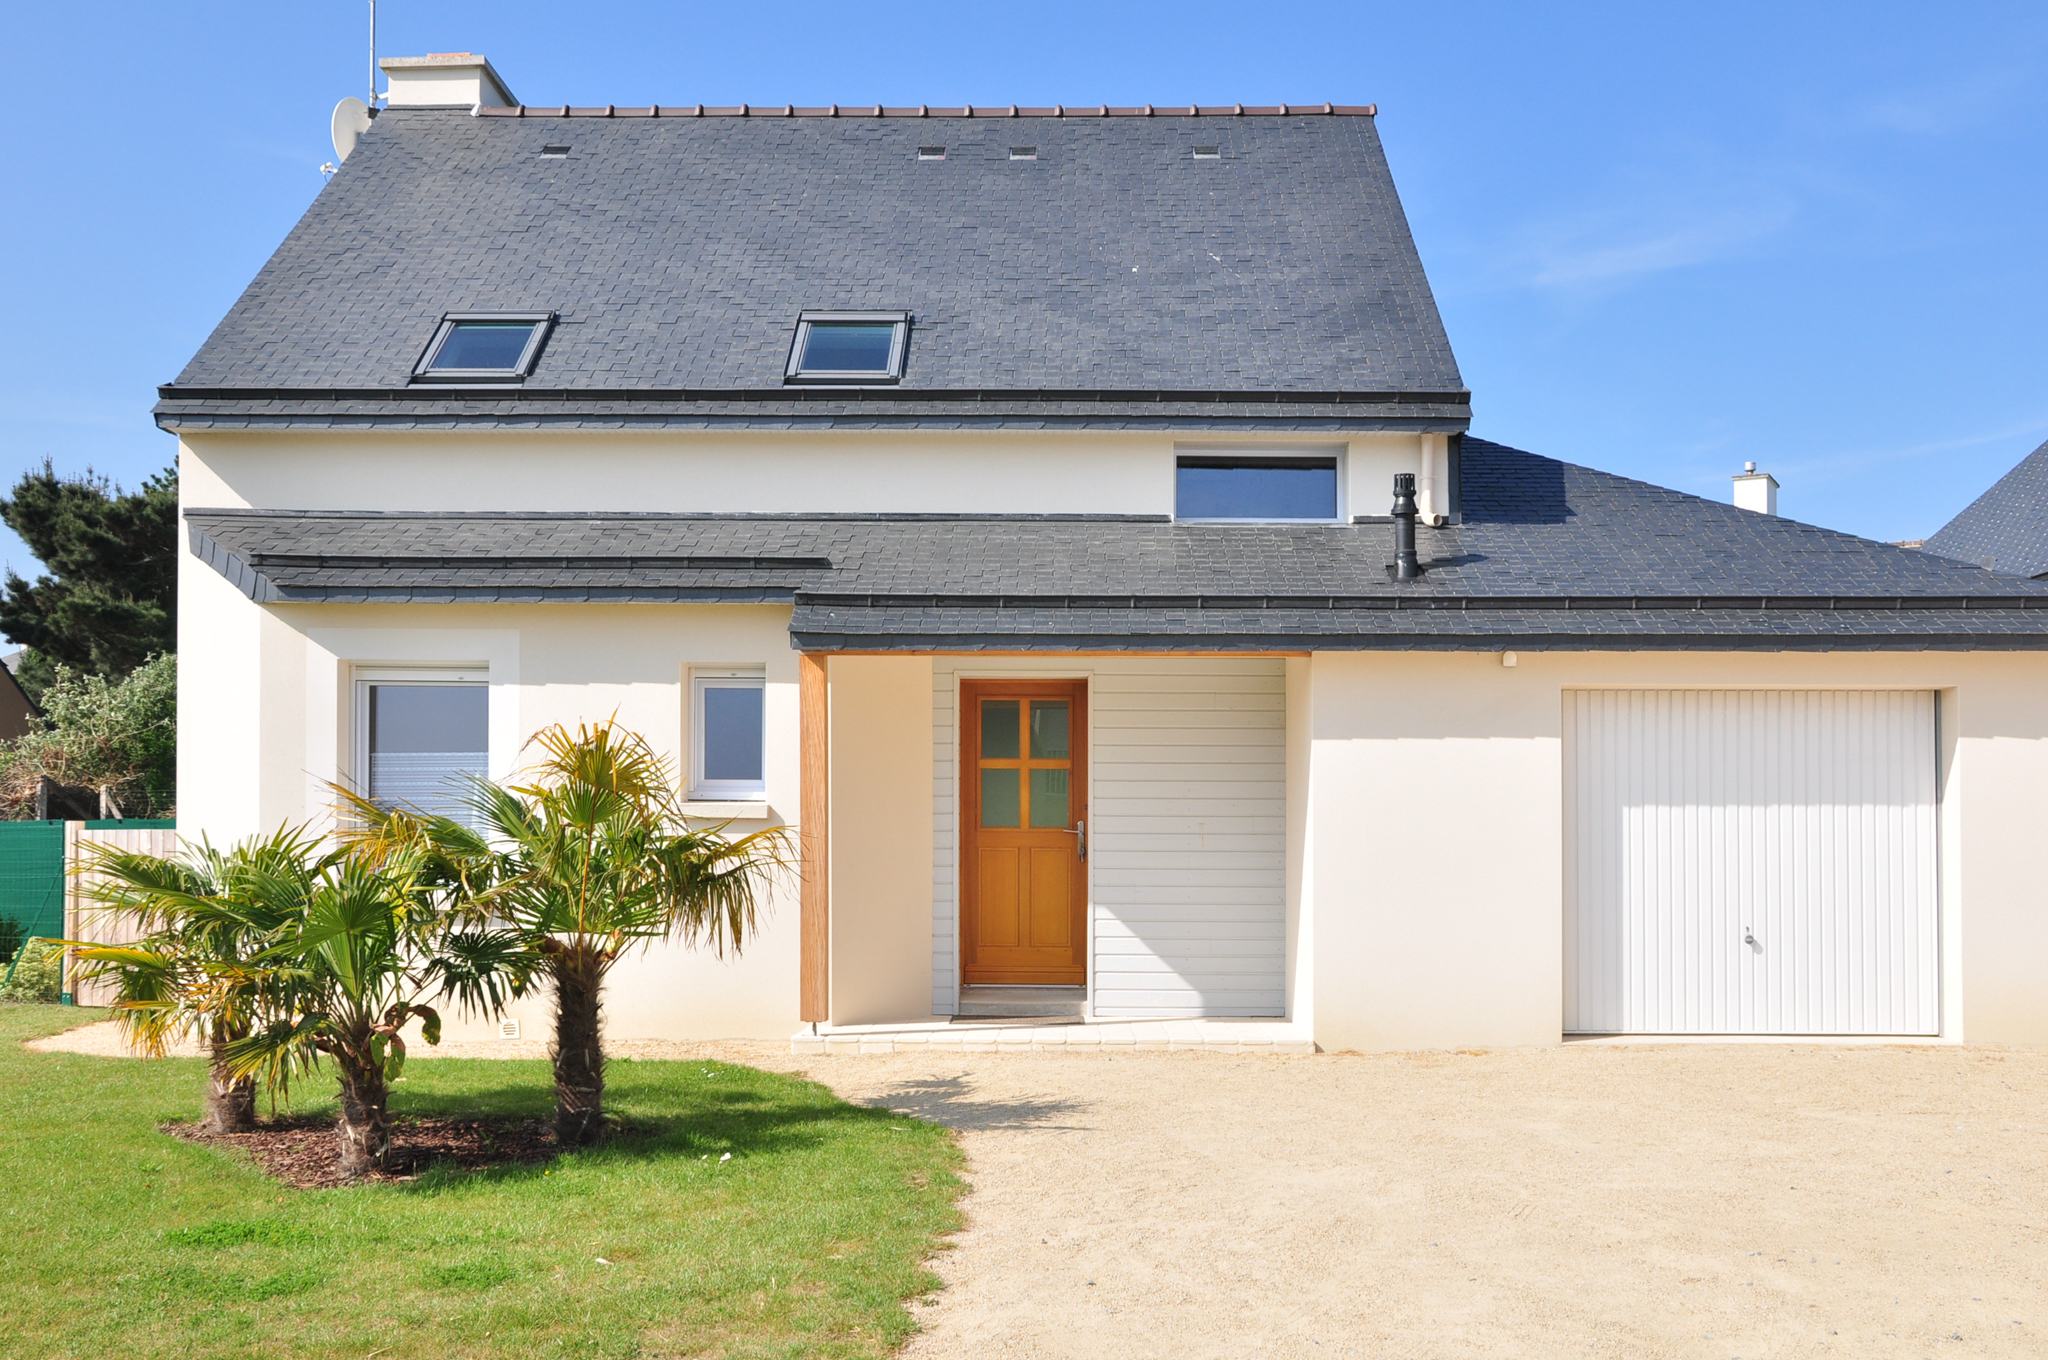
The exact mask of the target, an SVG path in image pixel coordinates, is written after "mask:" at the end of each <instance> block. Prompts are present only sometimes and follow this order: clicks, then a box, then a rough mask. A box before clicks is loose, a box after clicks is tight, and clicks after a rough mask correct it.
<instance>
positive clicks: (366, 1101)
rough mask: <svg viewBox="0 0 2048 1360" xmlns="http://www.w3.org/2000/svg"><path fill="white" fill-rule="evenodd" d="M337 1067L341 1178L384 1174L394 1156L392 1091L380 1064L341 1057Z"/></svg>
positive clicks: (337, 1139) (340, 1055)
mask: <svg viewBox="0 0 2048 1360" xmlns="http://www.w3.org/2000/svg"><path fill="white" fill-rule="evenodd" d="M335 1066H337V1067H339V1068H340V1069H341V1122H340V1123H338V1124H336V1125H335V1126H334V1137H335V1141H336V1142H337V1143H338V1144H339V1145H340V1148H339V1150H340V1157H341V1175H342V1179H343V1180H351V1181H352V1180H358V1179H360V1178H361V1177H363V1176H365V1175H367V1174H368V1173H370V1172H372V1171H381V1170H382V1169H383V1167H384V1162H385V1159H386V1158H387V1157H388V1156H389V1155H390V1153H391V1111H390V1108H389V1101H390V1092H389V1088H388V1087H386V1086H385V1084H384V1069H383V1067H382V1066H380V1065H378V1064H375V1063H357V1062H353V1061H351V1060H350V1058H349V1057H348V1055H346V1054H337V1055H335Z"/></svg>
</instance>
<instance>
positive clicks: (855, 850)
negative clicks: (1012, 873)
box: [826, 656, 932, 1025]
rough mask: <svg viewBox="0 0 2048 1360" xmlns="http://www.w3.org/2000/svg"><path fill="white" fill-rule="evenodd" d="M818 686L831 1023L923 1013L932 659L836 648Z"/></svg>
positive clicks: (928, 953)
mask: <svg viewBox="0 0 2048 1360" xmlns="http://www.w3.org/2000/svg"><path fill="white" fill-rule="evenodd" d="M826 683H827V687H828V691H827V692H828V694H829V696H830V705H829V712H830V717H829V719H828V720H827V727H826V730H827V731H828V733H829V734H830V738H831V741H830V750H831V770H832V786H833V792H834V797H833V798H832V799H831V823H832V834H831V837H830V850H831V861H832V867H831V898H832V946H831V979H832V995H831V1015H832V1022H833V1023H834V1024H837V1025H858V1024H871V1023H880V1022H887V1021H897V1020H911V1019H922V1018H924V1017H925V1016H926V1015H928V1014H929V1008H928V1007H927V1006H926V1004H925V1002H926V1000H927V998H928V997H929V995H930V993H929V988H928V985H927V984H928V982H929V980H930V978H931V971H932V933H931V930H930V929H929V917H928V916H927V914H926V911H925V904H926V902H927V901H928V900H929V898H930V895H931V883H932V841H931V836H930V834H929V832H928V830H927V828H929V827H930V826H931V822H932V782H931V768H932V721H931V693H932V659H931V658H930V657H928V656H835V657H832V658H831V659H830V660H829V661H828V662H827V663H826Z"/></svg>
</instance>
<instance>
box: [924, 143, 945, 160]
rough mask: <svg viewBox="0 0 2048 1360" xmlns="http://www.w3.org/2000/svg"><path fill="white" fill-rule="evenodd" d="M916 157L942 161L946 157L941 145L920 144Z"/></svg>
mask: <svg viewBox="0 0 2048 1360" xmlns="http://www.w3.org/2000/svg"><path fill="white" fill-rule="evenodd" d="M917 158H918V159H919V160H921V161H942V160H944V159H946V148H944V147H943V146H921V147H919V148H918V149H917Z"/></svg>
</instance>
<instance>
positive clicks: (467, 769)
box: [354, 666, 491, 822]
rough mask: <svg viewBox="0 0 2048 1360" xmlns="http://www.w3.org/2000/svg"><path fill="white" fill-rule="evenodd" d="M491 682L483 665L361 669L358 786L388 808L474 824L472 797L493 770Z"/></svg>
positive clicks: (358, 673)
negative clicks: (470, 793)
mask: <svg viewBox="0 0 2048 1360" xmlns="http://www.w3.org/2000/svg"><path fill="white" fill-rule="evenodd" d="M489 682H490V672H489V670H488V668H486V667H483V666H433V667H426V666H417V667H415V666H390V667H384V666H380V667H357V668H356V672H355V761H354V771H355V785H356V789H357V790H358V791H359V792H360V793H362V794H363V795H364V796H365V797H367V798H369V799H371V800H372V801H373V802H376V803H379V804H381V805H383V806H384V807H388V808H404V809H406V810H408V811H412V812H422V813H427V814H430V815H438V816H443V817H453V818H455V819H456V820H458V821H465V822H466V821H468V820H470V819H469V816H468V809H467V808H466V807H465V806H464V796H465V794H466V793H467V792H468V790H469V788H470V786H471V783H472V782H473V781H474V780H476V779H484V778H488V777H489V776H490V769H491V741H490V730H491V724H490V707H491V705H490V695H491V690H490V683H489Z"/></svg>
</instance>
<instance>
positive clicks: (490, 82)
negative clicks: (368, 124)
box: [377, 52, 519, 109]
mask: <svg viewBox="0 0 2048 1360" xmlns="http://www.w3.org/2000/svg"><path fill="white" fill-rule="evenodd" d="M377 65H378V66H380V67H382V68H383V71H384V80H385V83H386V84H387V85H388V86H389V87H390V88H389V89H388V90H386V91H385V94H386V102H388V103H389V104H390V105H391V106H392V107H393V108H405V107H408V106H410V107H414V108H417V107H419V106H421V105H439V106H442V107H447V106H449V105H457V106H460V107H462V108H465V109H470V108H475V107H476V106H477V105H479V104H494V105H501V106H503V105H511V104H517V103H518V102H519V101H518V100H517V99H514V98H513V97H512V91H510V90H508V89H506V88H505V82H504V81H503V80H501V79H499V77H498V73H497V72H496V71H494V70H492V69H491V63H490V59H489V58H488V57H480V56H478V55H476V54H475V53H474V52H430V53H428V54H427V55H426V56H424V57H385V58H384V59H383V60H381V61H379V62H378V63H377Z"/></svg>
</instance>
